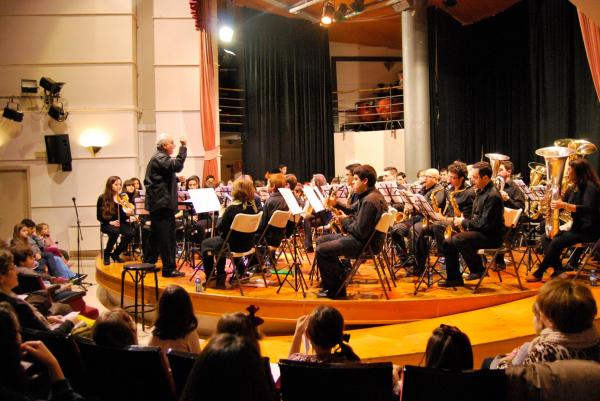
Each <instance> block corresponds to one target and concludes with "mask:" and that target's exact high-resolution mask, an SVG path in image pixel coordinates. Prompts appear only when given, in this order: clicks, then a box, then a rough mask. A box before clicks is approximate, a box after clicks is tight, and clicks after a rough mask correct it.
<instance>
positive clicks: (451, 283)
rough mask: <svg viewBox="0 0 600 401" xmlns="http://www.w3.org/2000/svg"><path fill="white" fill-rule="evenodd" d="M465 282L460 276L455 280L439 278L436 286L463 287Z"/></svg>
mask: <svg viewBox="0 0 600 401" xmlns="http://www.w3.org/2000/svg"><path fill="white" fill-rule="evenodd" d="M464 286H465V283H464V282H463V280H462V278H457V279H455V280H440V281H438V287H442V288H448V287H464Z"/></svg>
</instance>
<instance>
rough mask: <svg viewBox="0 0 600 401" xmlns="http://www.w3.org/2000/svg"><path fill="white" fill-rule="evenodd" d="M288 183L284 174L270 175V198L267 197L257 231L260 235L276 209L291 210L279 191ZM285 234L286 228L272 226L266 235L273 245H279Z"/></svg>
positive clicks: (269, 242) (268, 241)
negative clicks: (278, 228) (279, 228)
mask: <svg viewBox="0 0 600 401" xmlns="http://www.w3.org/2000/svg"><path fill="white" fill-rule="evenodd" d="M286 185H287V181H286V179H285V176H284V175H283V174H271V175H270V176H269V199H267V201H266V202H265V204H264V205H263V209H262V210H263V215H262V218H261V220H260V226H258V231H257V235H258V236H259V237H260V235H261V234H262V232H263V231H264V230H265V228H266V227H267V225H268V224H269V220H271V216H273V213H275V211H277V210H285V211H287V210H289V208H288V205H287V203H286V202H285V199H283V196H282V195H281V194H280V193H279V188H285V187H286ZM284 235H285V231H284V230H273V228H272V227H271V229H270V230H269V231H268V232H267V233H266V235H265V240H266V241H267V243H268V244H269V245H271V246H278V245H279V243H280V242H281V240H282V239H283V236H284Z"/></svg>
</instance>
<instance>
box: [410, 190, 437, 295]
mask: <svg viewBox="0 0 600 401" xmlns="http://www.w3.org/2000/svg"><path fill="white" fill-rule="evenodd" d="M414 196H415V202H414V203H413V206H414V207H415V210H417V211H418V212H419V213H421V214H422V215H423V217H424V218H425V219H427V220H429V221H430V222H434V221H439V220H440V219H439V218H438V216H437V215H436V213H435V211H434V210H433V207H432V206H431V205H430V204H429V202H427V199H426V198H425V197H424V196H423V195H421V194H416V195H414ZM413 234H414V232H413ZM434 274H437V275H438V276H440V279H438V280H437V281H439V280H441V279H443V278H444V276H443V275H442V273H441V272H439V271H438V270H437V269H436V268H435V264H433V265H432V264H431V263H429V255H427V258H426V259H425V268H424V269H423V273H421V276H420V277H419V279H418V280H417V282H416V283H415V292H414V295H417V293H418V292H419V288H420V287H421V285H422V284H423V283H426V284H425V285H426V286H427V288H430V287H431V286H432V285H433V284H435V282H436V280H433V275H434Z"/></svg>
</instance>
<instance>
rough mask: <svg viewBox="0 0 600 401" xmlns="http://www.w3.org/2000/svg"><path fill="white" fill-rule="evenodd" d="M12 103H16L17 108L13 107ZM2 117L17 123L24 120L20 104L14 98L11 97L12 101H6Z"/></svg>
mask: <svg viewBox="0 0 600 401" xmlns="http://www.w3.org/2000/svg"><path fill="white" fill-rule="evenodd" d="M11 105H14V106H15V108H13V107H11ZM2 117H4V118H7V119H9V120H12V121H14V122H17V123H20V122H23V113H22V112H21V111H20V110H19V104H18V103H15V102H14V101H13V99H10V101H9V102H8V103H6V107H5V108H4V112H3V113H2Z"/></svg>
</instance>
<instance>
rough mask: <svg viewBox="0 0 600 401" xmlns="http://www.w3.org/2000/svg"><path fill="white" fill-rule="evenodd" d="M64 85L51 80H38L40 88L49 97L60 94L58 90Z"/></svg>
mask: <svg viewBox="0 0 600 401" xmlns="http://www.w3.org/2000/svg"><path fill="white" fill-rule="evenodd" d="M64 84H65V83H64V82H56V81H55V80H53V79H52V78H47V77H42V78H41V79H40V86H41V87H42V88H44V90H45V91H47V92H48V93H50V94H51V95H57V94H58V93H60V90H61V89H62V87H63V85H64Z"/></svg>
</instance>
